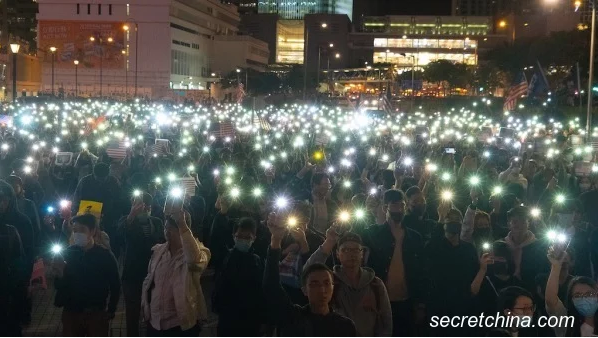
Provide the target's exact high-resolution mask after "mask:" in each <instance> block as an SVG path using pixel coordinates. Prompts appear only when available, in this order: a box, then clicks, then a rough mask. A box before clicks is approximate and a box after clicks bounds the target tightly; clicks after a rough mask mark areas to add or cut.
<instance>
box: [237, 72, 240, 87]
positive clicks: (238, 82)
mask: <svg viewBox="0 0 598 338" xmlns="http://www.w3.org/2000/svg"><path fill="white" fill-rule="evenodd" d="M239 74H241V69H239V68H237V86H238V85H239V84H241V78H240V77H239V76H240V75H239Z"/></svg>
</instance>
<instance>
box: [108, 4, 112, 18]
mask: <svg viewBox="0 0 598 338" xmlns="http://www.w3.org/2000/svg"><path fill="white" fill-rule="evenodd" d="M108 15H112V4H108Z"/></svg>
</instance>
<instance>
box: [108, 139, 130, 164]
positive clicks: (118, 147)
mask: <svg viewBox="0 0 598 338" xmlns="http://www.w3.org/2000/svg"><path fill="white" fill-rule="evenodd" d="M106 154H108V157H110V158H111V159H113V160H122V159H124V158H125V157H127V146H126V141H119V142H118V143H116V142H115V143H113V144H110V145H108V147H107V148H106Z"/></svg>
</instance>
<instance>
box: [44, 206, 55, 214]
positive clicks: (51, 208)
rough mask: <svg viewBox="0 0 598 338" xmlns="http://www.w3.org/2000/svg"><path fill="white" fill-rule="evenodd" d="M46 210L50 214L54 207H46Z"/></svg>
mask: <svg viewBox="0 0 598 338" xmlns="http://www.w3.org/2000/svg"><path fill="white" fill-rule="evenodd" d="M46 210H47V211H48V213H49V214H51V213H53V212H54V207H48V208H47V209H46Z"/></svg>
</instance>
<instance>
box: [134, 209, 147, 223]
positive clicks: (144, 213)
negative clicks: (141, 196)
mask: <svg viewBox="0 0 598 338" xmlns="http://www.w3.org/2000/svg"><path fill="white" fill-rule="evenodd" d="M148 219H149V212H147V211H142V212H141V213H139V214H138V215H137V220H138V221H139V222H141V223H145V222H147V220H148Z"/></svg>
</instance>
